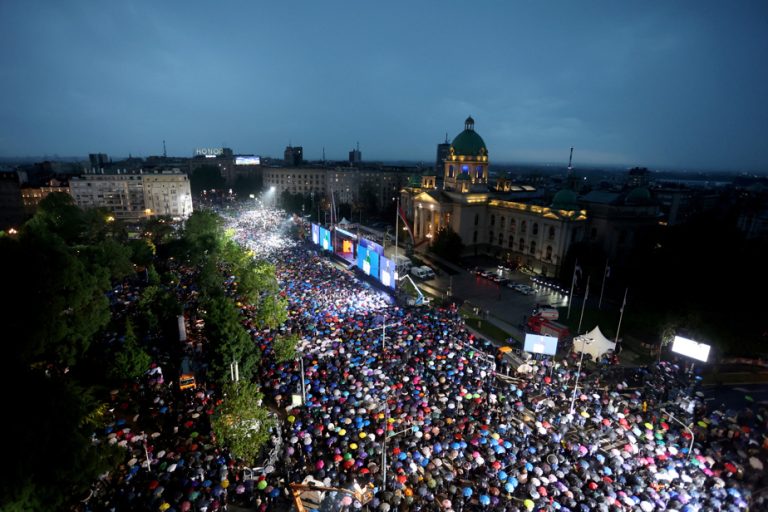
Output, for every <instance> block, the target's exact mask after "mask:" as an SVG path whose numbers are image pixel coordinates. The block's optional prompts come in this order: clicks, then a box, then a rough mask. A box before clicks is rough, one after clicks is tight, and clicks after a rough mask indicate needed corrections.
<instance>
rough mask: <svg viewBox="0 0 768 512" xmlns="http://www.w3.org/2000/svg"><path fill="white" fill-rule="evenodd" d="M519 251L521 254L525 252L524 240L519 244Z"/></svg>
mask: <svg viewBox="0 0 768 512" xmlns="http://www.w3.org/2000/svg"><path fill="white" fill-rule="evenodd" d="M517 250H518V251H520V252H523V251H524V250H525V240H523V239H522V238H521V239H520V241H518V243H517Z"/></svg>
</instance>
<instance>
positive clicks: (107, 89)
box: [0, 1, 768, 172]
mask: <svg viewBox="0 0 768 512" xmlns="http://www.w3.org/2000/svg"><path fill="white" fill-rule="evenodd" d="M182 5H183V6H184V8H183V9H182V8H181V6H182ZM388 7H390V8H388V9H384V8H380V7H377V6H365V5H355V9H351V8H349V5H347V4H344V3H342V2H330V3H324V4H323V5H322V6H319V5H314V4H306V5H297V6H281V5H265V6H258V7H256V6H250V5H246V4H238V5H237V6H235V7H231V8H230V9H229V10H222V11H212V10H211V7H210V6H209V5H206V4H203V3H200V2H193V3H191V4H190V3H184V4H181V3H173V2H171V3H167V4H162V5H160V4H152V3H148V2H135V3H132V4H129V5H114V6H113V5H110V6H109V7H105V6H104V5H102V4H100V3H97V2H90V1H75V2H69V3H66V4H61V5H60V4H59V3H56V2H48V1H41V2H30V3H24V4H19V5H10V4H3V5H2V6H0V19H2V20H3V21H2V22H0V26H2V28H3V30H2V35H0V38H2V39H1V40H2V41H3V43H4V45H5V47H6V48H13V51H8V52H4V53H3V55H2V56H0V64H1V65H0V69H1V70H2V71H0V73H2V77H3V80H2V81H0V91H2V94H3V96H4V97H5V98H8V99H10V101H5V102H3V104H2V106H0V115H1V116H2V118H3V120H4V121H5V122H4V123H3V124H2V128H0V156H2V157H14V156H26V155H36V156H37V155H45V154H48V155H50V154H60V155H67V156H70V155H71V156H80V155H87V154H88V153H94V152H103V153H107V154H109V155H114V156H116V157H119V156H127V155H128V154H132V155H133V156H148V155H161V154H162V153H163V141H164V140H165V141H166V143H167V150H168V154H170V155H174V156H191V155H192V153H193V152H194V150H195V148H197V147H211V146H228V147H231V148H232V149H234V150H235V152H237V153H255V154H260V155H263V156H273V157H278V158H279V157H280V156H281V155H282V150H283V149H284V147H285V146H286V145H288V144H293V145H300V146H303V147H304V154H305V158H306V159H308V160H319V159H320V158H321V157H322V153H323V149H325V153H326V157H327V158H328V159H329V160H345V159H346V156H347V152H348V151H350V150H351V149H353V148H354V146H355V144H356V143H357V142H359V143H360V149H361V151H362V154H363V160H369V161H370V160H378V161H395V160H407V161H424V162H431V161H433V160H434V152H435V145H436V144H437V143H439V142H442V141H443V140H444V138H445V137H446V135H447V137H448V139H449V140H451V139H452V138H453V137H455V136H456V135H457V134H458V133H459V132H460V131H461V128H462V123H463V120H464V119H465V118H466V117H467V116H468V115H472V116H473V117H474V119H475V120H476V123H477V124H476V130H477V131H478V133H480V134H481V135H482V137H483V138H484V140H485V141H486V143H487V146H488V149H489V157H490V160H491V162H497V163H501V162H509V163H513V162H514V163H554V162H565V161H567V153H568V149H569V148H570V147H571V146H575V147H576V153H575V162H576V164H577V165H579V166H590V165H616V166H629V167H631V166H635V165H638V166H647V167H659V168H678V169H679V168H687V169H690V170H698V169H701V170H723V169H732V170H745V171H758V172H760V171H766V170H768V165H767V164H766V163H764V161H763V160H764V159H763V157H762V145H763V141H764V140H766V139H767V138H768V102H767V101H766V99H765V97H764V94H763V93H762V84H763V83H764V81H765V78H766V75H768V71H766V70H765V69H764V67H763V66H760V65H759V63H758V61H759V56H760V55H764V54H766V50H768V35H767V34H766V33H765V31H764V30H763V25H764V22H765V21H766V19H768V6H766V5H765V4H763V3H761V2H743V3H740V4H738V5H736V6H730V5H724V4H721V3H718V2H683V3H677V4H666V3H662V2H651V3H645V4H643V5H642V6H627V5H620V6H619V5H615V4H612V3H609V2H593V3H589V4H584V5H578V6H576V5H573V4H569V3H565V2H562V3H561V2H558V3H554V4H547V5H535V4H530V3H522V2H521V3H500V2H499V3H497V2H489V3H486V4H480V5H472V6H468V5H460V6H459V5H443V4H439V3H424V4H419V5H418V6H417V7H415V8H414V7H413V6H411V5H409V4H406V3H403V2H400V3H398V2H395V3H392V4H388ZM454 27H457V28H455V30H454Z"/></svg>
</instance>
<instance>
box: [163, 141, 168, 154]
mask: <svg viewBox="0 0 768 512" xmlns="http://www.w3.org/2000/svg"><path fill="white" fill-rule="evenodd" d="M167 157H168V152H167V151H166V150H165V141H163V158H167Z"/></svg>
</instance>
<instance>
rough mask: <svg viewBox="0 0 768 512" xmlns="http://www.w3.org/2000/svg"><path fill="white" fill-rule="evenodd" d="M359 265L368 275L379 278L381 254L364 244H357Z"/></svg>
mask: <svg viewBox="0 0 768 512" xmlns="http://www.w3.org/2000/svg"><path fill="white" fill-rule="evenodd" d="M357 266H358V268H360V269H361V270H362V271H363V272H365V273H366V274H367V275H369V276H371V277H373V278H376V279H379V255H378V254H376V252H375V251H372V250H371V249H369V248H368V247H363V245H362V244H361V245H358V246H357Z"/></svg>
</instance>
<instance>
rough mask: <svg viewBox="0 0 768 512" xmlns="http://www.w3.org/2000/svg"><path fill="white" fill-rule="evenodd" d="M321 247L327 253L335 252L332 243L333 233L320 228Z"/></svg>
mask: <svg viewBox="0 0 768 512" xmlns="http://www.w3.org/2000/svg"><path fill="white" fill-rule="evenodd" d="M320 247H322V248H323V249H325V250H326V251H332V250H333V243H332V242H331V232H330V231H328V230H327V229H325V228H320Z"/></svg>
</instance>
